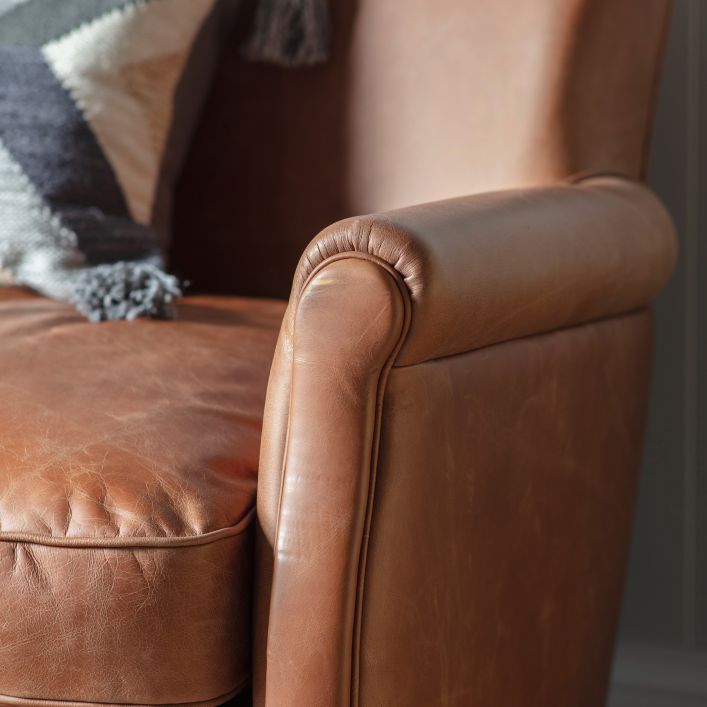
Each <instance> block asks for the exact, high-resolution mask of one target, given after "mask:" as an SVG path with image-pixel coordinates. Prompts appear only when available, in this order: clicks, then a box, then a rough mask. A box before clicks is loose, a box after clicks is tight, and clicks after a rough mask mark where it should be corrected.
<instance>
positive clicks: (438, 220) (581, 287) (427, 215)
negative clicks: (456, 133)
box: [293, 177, 676, 365]
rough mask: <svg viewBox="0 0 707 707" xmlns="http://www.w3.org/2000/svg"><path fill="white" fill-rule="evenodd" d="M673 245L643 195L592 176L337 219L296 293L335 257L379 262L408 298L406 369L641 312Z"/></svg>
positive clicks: (663, 278)
mask: <svg viewBox="0 0 707 707" xmlns="http://www.w3.org/2000/svg"><path fill="white" fill-rule="evenodd" d="M675 248H676V241H675V237H674V234H673V227H672V223H671V221H670V217H669V216H668V214H667V212H666V210H665V208H664V207H663V206H662V205H661V203H660V201H659V200H658V199H657V198H656V197H655V196H654V195H653V194H652V193H651V192H650V191H649V190H648V189H647V188H645V187H644V186H642V185H640V184H637V183H633V182H629V181H627V180H625V179H619V178H611V177H607V178H595V179H590V180H586V181H583V182H581V183H579V184H576V185H568V186H557V187H544V188H535V189H523V190H514V191H507V192H495V193H490V194H479V195H476V196H468V197H463V198H460V199H452V200H447V201H441V202H435V203H431V204H423V205H421V206H414V207H411V208H407V209H400V210H398V211H392V212H391V211H389V212H387V213H385V214H382V215H372V216H364V217H360V218H355V219H350V220H347V221H343V222H339V223H336V224H334V225H333V226H331V227H330V228H327V229H325V230H324V231H323V232H322V233H321V234H319V236H317V238H315V239H314V241H313V242H312V243H311V244H310V246H309V247H308V248H307V249H306V250H305V253H304V255H303V257H302V260H301V261H300V265H299V268H298V270H297V273H296V275H295V281H294V285H293V291H294V292H295V293H297V292H299V291H300V290H301V289H302V287H303V282H304V280H305V279H306V278H307V277H308V276H309V274H310V272H311V271H312V269H314V268H316V267H317V266H318V265H320V264H321V263H322V262H325V261H326V260H327V259H328V258H331V257H333V256H336V255H337V254H340V253H349V252H357V253H363V254H365V255H370V256H373V257H374V258H376V259H379V260H380V261H382V262H384V263H387V264H388V265H389V266H390V267H392V268H394V269H395V271H396V272H398V273H399V274H400V276H401V277H402V279H403V280H404V282H405V285H406V288H407V289H408V290H409V292H410V297H411V301H412V308H413V313H412V324H411V327H410V333H409V335H408V336H407V338H406V340H405V344H404V345H403V348H402V350H401V351H400V355H399V356H398V358H397V361H396V363H397V364H400V365H406V364H410V363H420V362H422V361H425V360H427V359H430V358H438V357H440V356H450V355H453V354H457V353H461V352H463V351H469V350H471V349H476V348H480V347H481V346H488V345H489V344H494V343H497V342H499V341H505V340H507V339H514V338H517V337H519V336H523V335H525V334H533V333H537V332H540V331H547V330H549V329H555V328H557V327H561V326H571V325H572V324H578V323H580V322H585V321H589V320H591V319H596V318H598V317H606V316H610V315H612V314H620V313H621V312H627V311H630V310H632V309H636V308H638V307H641V306H643V305H645V304H646V303H647V302H650V301H651V300H652V299H653V297H655V296H656V295H657V294H658V292H660V291H661V290H662V288H663V286H664V285H665V283H666V282H667V279H668V277H669V276H670V273H671V272H672V269H673V265H674V262H675ZM510 254H512V257H510Z"/></svg>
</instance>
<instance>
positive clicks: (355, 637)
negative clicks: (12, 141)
mask: <svg viewBox="0 0 707 707" xmlns="http://www.w3.org/2000/svg"><path fill="white" fill-rule="evenodd" d="M374 227H375V223H371V224H370V225H369V231H368V234H367V238H370V235H371V232H372V230H373V228H374ZM348 259H354V260H365V261H367V262H371V263H373V264H375V265H377V266H378V267H380V268H382V269H383V270H385V271H386V272H387V273H388V274H389V275H390V276H391V277H392V278H393V280H394V282H395V284H396V286H397V288H398V291H399V292H400V295H401V298H402V301H403V312H404V313H403V324H402V330H401V332H400V338H399V339H398V341H397V343H396V345H395V346H394V347H393V349H392V351H391V353H390V355H389V357H388V359H387V360H386V362H385V365H384V366H383V368H382V369H381V373H380V375H379V377H378V384H377V386H376V406H375V423H374V429H373V440H372V446H371V451H370V460H371V461H370V467H369V485H368V495H367V499H366V515H365V518H364V526H363V532H362V535H361V542H360V544H359V561H358V571H357V581H356V592H355V596H354V626H353V627H352V651H351V686H350V702H351V704H352V705H355V704H357V702H358V699H359V698H358V695H359V686H358V680H359V668H360V665H359V664H360V659H359V652H360V640H361V623H362V621H361V619H362V599H363V586H364V579H365V571H366V559H367V552H368V538H369V535H370V526H371V516H372V511H373V495H374V490H375V481H376V471H377V466H378V452H379V449H380V443H379V442H380V430H381V418H382V408H383V397H384V392H385V387H386V383H387V380H388V375H389V373H390V370H391V369H392V367H393V363H394V361H395V357H396V356H397V355H398V353H399V351H400V349H401V348H402V345H403V343H404V341H405V338H406V336H407V332H408V331H409V328H410V319H411V313H412V303H411V293H410V290H409V288H408V287H407V285H406V283H405V278H404V276H403V275H402V273H400V271H399V270H397V269H396V268H395V267H394V266H393V265H391V264H390V263H389V262H387V261H386V260H383V259H382V258H380V257H379V256H377V255H373V254H371V253H368V252H361V251H344V252H341V253H335V254H334V255H331V256H328V257H325V258H324V260H322V261H321V262H320V263H318V264H317V265H316V266H315V267H314V268H313V270H312V271H311V272H310V273H309V274H308V275H307V277H306V279H305V281H304V282H303V283H302V286H301V287H300V289H299V291H298V292H297V299H296V302H295V306H294V309H295V313H294V315H293V317H294V322H296V318H297V317H296V314H297V309H298V308H299V303H300V299H301V296H302V293H303V292H304V291H305V290H306V288H307V286H308V285H309V283H310V281H311V280H312V279H313V278H314V277H316V275H317V274H318V273H319V272H320V271H321V270H323V269H324V268H325V267H326V266H327V265H331V264H332V263H334V262H337V261H339V260H348ZM294 322H293V334H292V337H293V342H292V345H293V347H294V338H295V331H294ZM294 369H295V361H294V357H293V359H292V362H291V364H290V379H291V384H292V381H293V380H294ZM292 400H293V395H292V393H291V392H290V400H289V402H288V419H287V430H286V433H285V454H284V456H283V466H282V473H281V474H280V489H279V496H278V507H277V521H276V524H275V542H277V538H278V536H279V529H280V517H281V506H282V497H283V493H284V487H285V475H286V473H287V444H288V442H289V439H290V426H291V424H292Z"/></svg>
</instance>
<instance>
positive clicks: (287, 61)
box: [245, 0, 331, 67]
mask: <svg viewBox="0 0 707 707" xmlns="http://www.w3.org/2000/svg"><path fill="white" fill-rule="evenodd" d="M330 42H331V23H330V17H329V8H328V4H327V0H259V5H258V10H257V13H256V16H255V29H254V33H253V36H252V37H251V38H250V40H249V42H248V44H247V45H246V47H245V55H246V57H247V58H248V59H250V60H251V61H265V62H268V63H271V64H278V65H280V66H289V67H294V66H311V65H312V64H320V63H322V62H324V61H326V60H327V58H328V56H329V45H330Z"/></svg>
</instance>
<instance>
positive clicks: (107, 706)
mask: <svg viewBox="0 0 707 707" xmlns="http://www.w3.org/2000/svg"><path fill="white" fill-rule="evenodd" d="M249 682H250V678H248V677H245V678H243V679H242V680H241V681H240V682H239V683H238V684H237V685H236V687H234V688H232V689H231V690H229V691H228V692H224V693H223V694H221V695H217V696H216V697H211V698H208V699H206V700H197V701H195V702H149V703H142V702H84V701H82V700H51V699H46V698H44V697H14V696H13V695H2V694H0V700H9V701H10V704H32V703H34V702H39V703H42V704H47V705H51V704H61V705H82V706H83V705H86V707H88V706H89V705H100V707H113V706H116V707H198V706H199V705H208V704H212V703H221V702H222V701H223V702H225V701H226V700H229V699H231V698H232V697H235V696H236V695H237V694H238V693H239V692H240V691H241V690H242V689H243V688H244V687H245V686H246V685H247V684H248V683H249Z"/></svg>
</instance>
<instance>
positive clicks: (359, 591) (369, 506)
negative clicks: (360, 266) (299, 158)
mask: <svg viewBox="0 0 707 707" xmlns="http://www.w3.org/2000/svg"><path fill="white" fill-rule="evenodd" d="M372 229H373V224H372V225H371V230H372ZM369 236H370V232H369ZM373 257H374V258H375V260H377V261H379V262H378V265H379V266H381V267H383V269H384V270H386V271H387V272H388V273H389V274H390V275H391V277H392V278H393V280H394V281H395V284H396V285H397V287H398V291H399V292H400V296H401V299H402V301H403V312H404V313H403V324H402V328H401V332H400V338H399V339H398V341H397V343H396V345H395V346H394V347H393V350H392V351H391V352H390V356H389V357H388V360H387V361H386V363H385V366H383V369H382V370H381V374H380V376H379V378H378V385H377V388H376V413H375V424H374V428H373V442H372V445H371V455H370V456H371V462H370V468H369V481H368V496H367V498H366V516H365V519H364V526H363V533H362V536H361V544H360V549H359V568H358V578H357V582H356V595H355V597H354V626H353V645H352V649H351V662H352V665H351V705H352V707H358V706H359V705H360V672H361V658H360V653H361V631H362V626H363V596H364V590H365V580H366V569H367V564H368V546H369V543H370V536H371V523H372V519H373V505H374V501H375V491H376V481H377V478H378V462H379V458H380V439H381V429H382V423H383V401H384V398H385V391H386V388H387V383H388V379H389V377H390V371H391V370H392V368H393V364H394V362H395V358H396V356H397V355H398V353H399V352H400V349H401V348H402V346H403V343H404V342H405V339H406V338H407V333H408V331H409V330H410V321H411V319H412V301H411V297H412V295H411V292H410V289H409V288H408V287H407V284H406V282H405V278H404V277H403V276H402V275H401V273H400V271H399V270H397V269H396V268H394V267H393V266H392V265H390V264H389V263H386V262H385V261H382V260H381V259H380V258H378V257H377V256H373Z"/></svg>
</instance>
